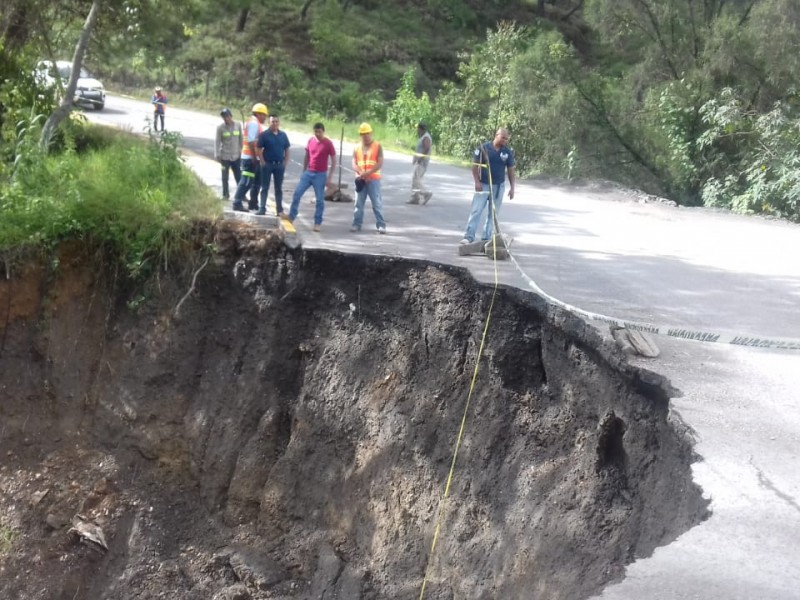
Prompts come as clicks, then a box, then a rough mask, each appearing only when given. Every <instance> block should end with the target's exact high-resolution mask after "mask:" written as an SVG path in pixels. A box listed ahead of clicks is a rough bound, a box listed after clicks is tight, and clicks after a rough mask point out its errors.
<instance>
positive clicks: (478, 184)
mask: <svg viewBox="0 0 800 600" xmlns="http://www.w3.org/2000/svg"><path fill="white" fill-rule="evenodd" d="M475 191H476V192H482V191H483V184H482V183H481V182H480V181H476V182H475Z"/></svg>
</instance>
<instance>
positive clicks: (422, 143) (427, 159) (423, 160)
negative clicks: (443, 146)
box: [416, 131, 433, 167]
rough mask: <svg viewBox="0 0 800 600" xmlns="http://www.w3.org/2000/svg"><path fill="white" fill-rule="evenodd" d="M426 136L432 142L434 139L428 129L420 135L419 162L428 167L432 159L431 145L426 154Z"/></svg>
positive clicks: (418, 141) (417, 151) (418, 143)
mask: <svg viewBox="0 0 800 600" xmlns="http://www.w3.org/2000/svg"><path fill="white" fill-rule="evenodd" d="M425 138H428V141H429V142H430V143H431V144H432V143H433V139H432V138H431V134H430V133H428V132H427V131H426V132H425V133H423V134H422V135H421V136H419V140H417V149H416V155H417V162H418V163H420V164H421V165H422V166H423V167H427V166H428V163H429V162H430V161H431V155H430V146H428V154H425ZM423 155H425V156H423Z"/></svg>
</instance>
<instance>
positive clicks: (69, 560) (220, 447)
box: [0, 224, 706, 600]
mask: <svg viewBox="0 0 800 600" xmlns="http://www.w3.org/2000/svg"><path fill="white" fill-rule="evenodd" d="M220 227H221V229H220V230H214V231H212V232H210V233H209V234H208V235H209V236H212V237H213V240H214V242H215V244H216V247H217V252H216V254H215V255H214V256H213V257H212V258H211V260H210V261H208V262H207V263H203V264H204V265H205V266H202V265H200V261H198V264H197V265H195V266H193V267H192V268H190V269H189V268H187V269H186V270H185V271H182V272H180V273H178V272H176V273H173V274H172V275H171V276H166V275H164V274H162V275H161V276H160V277H158V278H157V281H154V282H153V283H152V284H151V285H150V286H149V287H148V288H147V290H146V291H145V293H144V294H143V293H142V291H141V290H137V291H131V289H129V288H128V287H126V286H122V285H120V284H119V283H118V280H119V278H118V277H117V276H115V271H114V269H113V268H108V269H106V268H102V267H98V266H97V264H98V261H97V258H96V256H95V255H90V254H89V252H88V251H87V250H86V249H85V248H83V247H82V246H80V245H77V244H75V245H65V246H63V247H62V248H61V250H60V255H59V256H58V261H57V264H58V269H57V271H53V270H52V269H51V268H50V266H52V265H53V264H55V261H52V260H48V261H42V263H41V264H35V263H31V264H28V265H26V266H25V267H24V268H23V267H22V266H17V267H16V268H15V271H14V274H13V276H12V277H11V278H10V279H7V280H5V281H3V282H0V309H2V312H0V317H2V318H0V326H2V332H1V333H0V336H2V345H1V346H0V352H1V354H0V373H1V374H0V380H1V381H0V384H1V385H0V457H2V463H1V466H0V597H2V598H31V599H33V598H36V599H50V598H52V599H56V598H58V599H60V598H71V599H86V600H96V599H97V598H115V599H120V600H126V599H134V598H161V597H168V598H171V599H176V600H177V599H200V598H202V599H208V598H214V599H218V600H222V599H233V598H238V599H248V598H252V599H258V598H286V599H289V598H292V599H294V598H309V599H311V598H313V599H319V598H342V599H353V598H416V597H417V596H418V594H419V590H420V585H421V582H422V579H423V575H424V573H425V571H426V567H428V574H429V575H428V582H427V588H426V598H434V599H445V598H487V599H488V598H505V599H513V598H519V599H523V598H524V599H530V598H537V599H538V598H542V599H545V598H546V599H569V600H575V599H577V598H586V597H588V596H590V595H592V594H593V593H596V592H597V591H599V590H600V589H602V588H603V587H604V586H605V585H606V584H608V583H609V582H612V581H615V580H618V579H619V578H621V577H622V575H623V572H624V567H625V565H626V564H628V563H629V562H631V561H632V560H634V559H635V558H636V557H642V556H647V555H649V554H650V553H652V552H653V550H654V549H655V548H656V547H657V546H659V545H662V544H666V543H668V542H670V541H671V540H673V539H674V538H675V537H677V536H678V535H679V534H680V533H682V532H684V531H686V530H687V529H688V528H690V527H691V526H692V525H694V524H696V523H697V522H699V521H700V520H701V519H702V518H704V516H705V514H706V504H705V502H704V500H703V499H702V496H701V494H700V490H699V489H698V488H697V487H696V486H695V485H694V484H693V483H692V479H691V471H690V464H691V462H692V461H693V460H694V459H695V457H694V455H693V453H692V449H691V444H690V442H689V440H688V439H687V437H686V432H685V431H684V429H682V428H681V427H680V423H679V422H677V421H676V419H674V418H673V416H672V415H671V412H670V410H669V395H670V393H671V392H672V390H671V389H670V386H669V384H668V382H666V381H664V380H663V379H661V378H660V377H659V376H657V375H655V374H653V373H649V372H646V371H642V370H640V369H637V368H634V367H631V366H630V365H628V364H627V363H626V362H625V360H624V358H622V357H621V355H620V354H618V352H617V350H615V348H614V347H613V345H610V344H608V343H606V342H604V341H603V340H601V339H600V337H599V336H598V335H597V334H596V333H595V331H594V330H593V329H592V328H591V327H590V326H587V325H586V324H585V323H584V322H582V321H580V320H578V319H575V318H572V317H570V316H569V315H567V314H562V313H559V312H557V311H554V310H553V309H550V308H548V307H547V306H545V305H544V303H543V302H542V301H541V300H539V299H538V298H537V297H535V296H533V295H532V294H529V293H526V292H521V291H519V290H515V289H506V288H501V289H499V290H498V291H497V294H496V296H495V298H494V304H493V308H492V312H491V321H490V326H489V329H488V335H487V338H486V344H485V348H484V352H483V356H482V358H481V359H480V362H479V365H478V366H479V370H478V376H477V379H476V382H475V389H474V394H473V400H472V404H471V409H470V411H469V414H468V417H467V422H466V428H465V436H464V441H463V446H462V448H461V452H460V454H459V457H458V463H457V465H456V469H455V476H454V479H453V485H452V490H451V494H450V498H449V500H448V502H447V505H446V507H445V510H444V511H443V520H442V523H441V533H440V539H439V543H438V546H437V548H436V552H435V553H434V555H432V556H430V555H429V554H430V548H431V539H432V536H433V530H434V523H435V522H436V520H437V514H438V512H439V502H440V499H441V498H442V495H443V487H444V482H445V479H446V477H447V474H448V471H449V468H450V462H451V459H452V454H453V447H454V442H455V439H456V434H457V432H458V430H459V423H460V421H461V417H462V413H463V410H464V403H465V400H466V398H467V393H468V390H469V388H470V382H471V380H472V376H473V371H474V368H475V363H476V360H478V350H479V347H480V341H481V336H482V333H483V330H484V326H485V323H486V319H487V315H488V314H489V308H490V306H491V300H492V294H493V290H492V289H491V288H487V287H486V286H482V285H478V284H476V283H475V282H474V280H473V279H472V278H471V277H470V276H469V275H468V274H467V273H466V272H464V271H462V270H459V269H455V268H451V267H445V266H441V265H436V264H429V263H423V262H412V261H407V260H398V259H391V258H386V257H367V256H353V255H342V254H337V253H333V252H324V251H313V252H306V251H303V250H294V251H292V250H288V249H287V248H285V247H284V246H283V245H282V244H281V243H280V240H278V239H277V238H271V237H267V238H266V239H264V238H263V235H262V236H261V237H260V238H259V239H256V237H255V236H253V235H252V234H249V233H248V232H247V231H244V230H242V231H240V230H237V229H236V228H235V226H232V225H230V224H229V225H221V226H220ZM187 290H188V293H187ZM176 307H179V310H176Z"/></svg>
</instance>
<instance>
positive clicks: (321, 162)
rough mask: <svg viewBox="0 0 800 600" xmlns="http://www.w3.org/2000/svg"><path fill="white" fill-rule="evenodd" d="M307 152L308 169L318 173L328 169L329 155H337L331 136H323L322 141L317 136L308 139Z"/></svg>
mask: <svg viewBox="0 0 800 600" xmlns="http://www.w3.org/2000/svg"><path fill="white" fill-rule="evenodd" d="M306 152H308V170H309V171H315V172H317V173H318V172H320V171H327V170H328V157H331V156H336V148H335V147H334V146H333V142H332V141H331V140H330V138H322V141H319V140H318V139H317V138H316V137H312V138H311V139H310V140H308V145H306Z"/></svg>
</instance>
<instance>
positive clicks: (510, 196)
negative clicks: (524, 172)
mask: <svg viewBox="0 0 800 600" xmlns="http://www.w3.org/2000/svg"><path fill="white" fill-rule="evenodd" d="M508 199H509V200H513V199H514V186H513V185H512V186H511V187H510V188H508Z"/></svg>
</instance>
